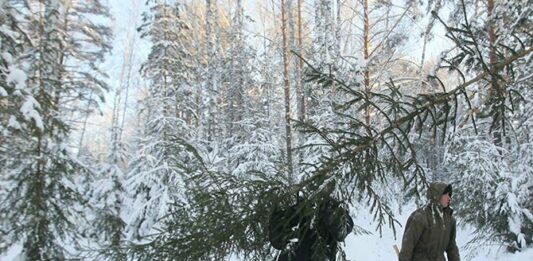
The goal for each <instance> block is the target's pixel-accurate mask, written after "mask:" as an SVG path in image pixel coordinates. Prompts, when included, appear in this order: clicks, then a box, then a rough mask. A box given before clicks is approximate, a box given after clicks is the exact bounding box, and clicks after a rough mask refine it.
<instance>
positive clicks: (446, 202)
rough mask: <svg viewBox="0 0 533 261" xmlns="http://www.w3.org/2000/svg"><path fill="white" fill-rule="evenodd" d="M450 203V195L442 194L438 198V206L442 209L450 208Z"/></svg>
mask: <svg viewBox="0 0 533 261" xmlns="http://www.w3.org/2000/svg"><path fill="white" fill-rule="evenodd" d="M451 201H452V196H450V193H446V194H442V196H440V205H441V206H442V207H443V208H447V207H448V206H450V202H451Z"/></svg>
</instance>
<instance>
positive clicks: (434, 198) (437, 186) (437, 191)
mask: <svg viewBox="0 0 533 261" xmlns="http://www.w3.org/2000/svg"><path fill="white" fill-rule="evenodd" d="M448 186H451V185H448V184H446V183H444V182H434V183H431V184H429V188H428V194H427V196H428V200H429V202H432V203H436V204H440V203H439V201H440V196H441V195H442V194H443V193H444V191H445V190H446V188H447V187H448ZM450 192H451V187H450Z"/></svg>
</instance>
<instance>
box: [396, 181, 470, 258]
mask: <svg viewBox="0 0 533 261" xmlns="http://www.w3.org/2000/svg"><path fill="white" fill-rule="evenodd" d="M446 187H448V184H445V183H432V184H431V185H430V187H429V189H428V200H429V203H428V204H427V205H426V206H425V207H422V208H419V209H417V210H416V211H415V212H413V214H411V216H410V217H409V219H408V220H407V224H406V225H405V232H404V234H403V240H402V248H401V251H400V256H399V260H400V261H444V260H446V259H444V252H446V254H447V257H448V261H460V260H461V259H460V257H459V249H458V248H457V244H456V242H455V233H456V222H455V218H453V216H452V213H453V210H452V209H451V208H449V207H447V208H444V209H443V208H442V207H441V206H440V203H439V200H440V196H441V195H442V194H443V192H444V191H445V189H446Z"/></svg>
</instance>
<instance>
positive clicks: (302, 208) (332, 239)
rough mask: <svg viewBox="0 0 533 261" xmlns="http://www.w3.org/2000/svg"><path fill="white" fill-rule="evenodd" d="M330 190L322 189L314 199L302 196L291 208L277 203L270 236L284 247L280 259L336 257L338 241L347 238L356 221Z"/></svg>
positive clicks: (304, 260)
mask: <svg viewBox="0 0 533 261" xmlns="http://www.w3.org/2000/svg"><path fill="white" fill-rule="evenodd" d="M326 191H328V190H326ZM330 193H331V192H322V193H321V194H320V196H319V198H318V199H317V200H316V201H313V202H312V201H311V200H309V199H303V198H298V202H297V203H296V204H295V205H292V206H290V207H288V208H285V209H283V208H280V207H279V206H276V207H275V209H274V211H273V212H272V214H271V216H270V223H269V240H270V243H271V244H272V246H273V247H274V248H276V249H278V250H281V253H280V254H279V256H278V258H277V260H278V261H311V260H320V261H323V260H331V261H334V260H336V255H337V242H342V241H344V239H345V238H346V236H347V235H348V234H349V233H350V232H351V231H352V229H353V225H354V223H353V220H352V218H351V217H350V215H349V213H348V211H347V210H346V209H345V208H343V207H342V206H341V203H340V202H339V201H337V200H335V199H333V198H332V197H331V196H330Z"/></svg>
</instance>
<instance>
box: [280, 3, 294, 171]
mask: <svg viewBox="0 0 533 261" xmlns="http://www.w3.org/2000/svg"><path fill="white" fill-rule="evenodd" d="M287 11H288V10H287V0H281V21H282V22H281V31H282V36H283V81H284V85H285V141H286V144H287V166H288V171H289V180H290V181H292V134H291V124H290V119H291V96H290V81H289V80H290V79H289V65H290V53H289V39H288V31H287V23H288V21H287V20H288V19H287V17H288V14H287Z"/></svg>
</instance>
